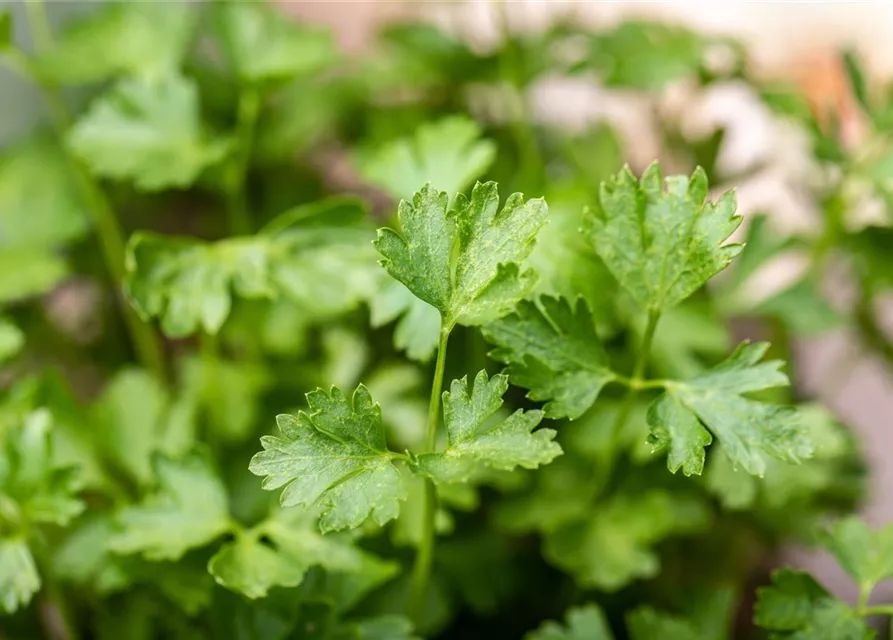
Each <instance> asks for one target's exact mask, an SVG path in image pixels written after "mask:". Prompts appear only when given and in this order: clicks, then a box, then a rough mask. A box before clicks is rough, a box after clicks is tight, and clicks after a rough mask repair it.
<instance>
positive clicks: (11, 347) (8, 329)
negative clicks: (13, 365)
mask: <svg viewBox="0 0 893 640" xmlns="http://www.w3.org/2000/svg"><path fill="white" fill-rule="evenodd" d="M24 344H25V334H24V332H23V331H22V330H21V329H19V328H18V327H17V326H16V325H15V324H13V322H12V321H11V320H9V319H8V318H4V317H3V316H0V362H3V361H5V360H9V359H10V358H12V357H14V356H15V355H16V354H17V353H18V352H19V351H21V349H22V346H24Z"/></svg>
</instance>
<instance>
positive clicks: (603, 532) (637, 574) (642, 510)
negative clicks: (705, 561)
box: [544, 489, 710, 591]
mask: <svg viewBox="0 0 893 640" xmlns="http://www.w3.org/2000/svg"><path fill="white" fill-rule="evenodd" d="M709 521H710V511H709V509H708V507H707V505H706V504H704V503H703V502H701V501H700V500H697V499H695V498H693V497H692V496H689V495H685V494H671V493H669V492H667V491H665V490H662V489H652V490H650V491H647V492H645V493H640V492H639V493H636V494H634V495H623V494H621V495H617V496H614V497H612V498H610V499H609V500H608V501H606V502H603V503H601V504H599V505H597V506H595V507H594V508H593V507H590V509H589V510H588V512H587V513H586V517H585V518H584V519H582V520H580V521H577V522H574V523H571V524H568V525H565V526H563V527H561V528H558V529H556V530H555V531H553V532H551V533H548V534H547V535H546V540H545V549H544V554H545V556H546V558H547V559H548V560H549V561H550V562H552V563H553V564H555V565H556V566H557V567H559V568H561V569H563V570H565V571H567V572H569V573H571V574H572V575H573V576H574V579H575V580H576V581H577V583H578V584H579V585H580V586H582V587H584V588H598V589H602V590H605V591H616V590H618V589H620V588H622V587H624V586H626V585H627V584H629V583H630V582H632V581H633V580H636V579H641V578H650V577H653V576H655V575H657V573H658V571H659V570H660V558H659V556H658V555H657V553H656V552H655V551H654V550H653V549H652V548H651V547H652V545H654V544H656V543H658V542H660V541H662V540H664V539H665V538H667V537H669V536H671V535H673V534H677V533H688V532H694V531H699V530H702V529H704V528H705V527H707V526H708V524H709Z"/></svg>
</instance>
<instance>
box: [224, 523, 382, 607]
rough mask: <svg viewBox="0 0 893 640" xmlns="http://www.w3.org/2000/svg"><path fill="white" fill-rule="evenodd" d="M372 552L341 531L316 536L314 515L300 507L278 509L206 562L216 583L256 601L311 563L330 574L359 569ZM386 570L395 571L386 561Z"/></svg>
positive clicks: (290, 583) (300, 575) (292, 581)
mask: <svg viewBox="0 0 893 640" xmlns="http://www.w3.org/2000/svg"><path fill="white" fill-rule="evenodd" d="M370 561H372V562H375V561H377V559H376V558H374V556H369V555H368V554H366V553H365V552H363V551H361V550H359V549H357V548H355V547H354V546H353V545H352V544H351V543H350V540H349V539H348V538H347V537H345V536H343V535H341V536H339V535H326V536H323V535H320V533H319V529H318V526H317V523H316V518H314V517H313V516H312V514H308V513H307V512H305V511H303V510H302V509H288V510H279V511H278V512H277V513H276V514H275V515H274V516H273V517H271V518H269V519H267V520H265V521H263V522H262V523H260V524H259V525H258V526H256V527H254V528H253V529H252V530H250V531H248V532H244V533H242V534H241V535H239V536H237V537H236V540H235V541H233V542H229V543H227V544H225V545H223V546H222V547H221V548H220V550H219V551H218V552H217V553H216V554H214V556H213V557H212V558H211V560H210V562H209V563H208V571H210V573H211V575H213V576H214V579H215V580H217V582H218V584H220V585H222V586H224V587H226V588H228V589H231V590H233V591H238V592H241V593H242V594H244V595H245V596H247V597H249V598H252V599H256V598H262V597H265V596H266V595H267V592H268V591H269V590H270V589H271V588H272V587H276V586H280V587H295V586H297V585H299V584H300V583H301V581H302V580H303V579H304V576H305V574H306V573H307V570H308V569H309V568H310V567H312V566H321V567H323V568H325V569H326V570H327V571H329V572H333V573H362V572H363V571H365V570H366V569H367V563H368V562H370ZM386 565H387V567H388V568H387V569H386V570H387V571H396V569H397V567H396V565H394V564H391V563H386Z"/></svg>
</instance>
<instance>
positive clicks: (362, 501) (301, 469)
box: [249, 385, 406, 532]
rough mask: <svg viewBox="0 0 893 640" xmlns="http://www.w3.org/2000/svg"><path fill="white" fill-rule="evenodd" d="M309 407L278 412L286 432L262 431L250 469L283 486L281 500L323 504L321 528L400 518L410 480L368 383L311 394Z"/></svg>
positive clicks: (268, 486)
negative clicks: (392, 448) (398, 460)
mask: <svg viewBox="0 0 893 640" xmlns="http://www.w3.org/2000/svg"><path fill="white" fill-rule="evenodd" d="M307 404H308V406H309V410H308V411H301V412H299V413H298V414H297V415H296V416H295V415H288V414H282V415H279V416H277V417H276V421H277V423H278V425H279V429H280V431H281V432H282V436H283V437H276V436H264V437H263V438H261V444H262V445H263V448H264V450H263V451H262V452H260V453H258V454H256V455H255V456H254V457H253V458H252V459H251V465H250V467H249V468H250V470H251V472H252V473H254V474H255V475H258V476H264V481H263V488H264V489H267V490H275V489H279V488H280V487H285V488H284V490H283V492H282V496H281V499H280V501H281V503H282V506H285V507H290V506H295V505H304V506H308V507H309V506H319V507H320V509H321V511H322V513H321V516H320V521H319V524H320V528H321V529H322V531H323V532H325V531H332V530H337V529H346V528H353V527H358V526H360V525H361V524H363V522H365V521H366V520H367V519H369V518H372V519H373V520H374V521H375V522H377V523H378V524H384V523H386V522H388V521H389V520H392V519H393V518H396V517H397V515H398V514H399V512H400V501H401V500H404V499H405V498H406V488H405V487H404V484H403V479H402V477H401V475H400V471H399V470H398V469H397V467H396V466H395V465H394V459H395V458H398V457H400V454H395V453H393V452H391V451H389V450H388V447H387V442H386V440H385V431H384V426H383V425H382V422H381V408H380V407H379V406H378V405H377V404H375V403H374V402H373V400H372V397H371V395H370V394H369V391H368V390H367V389H366V387H364V386H362V385H360V386H359V387H357V389H356V391H355V392H354V394H353V397H352V398H350V399H348V398H347V397H346V396H345V395H344V394H343V393H342V392H341V391H340V390H338V389H337V388H334V387H333V388H332V389H331V390H330V391H328V392H326V391H324V390H322V389H317V390H316V391H313V392H311V393H308V394H307Z"/></svg>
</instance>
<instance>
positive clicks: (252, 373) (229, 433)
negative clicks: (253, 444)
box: [180, 357, 272, 442]
mask: <svg viewBox="0 0 893 640" xmlns="http://www.w3.org/2000/svg"><path fill="white" fill-rule="evenodd" d="M271 382H272V380H271V377H270V374H269V372H268V371H267V369H265V368H264V367H263V366H261V365H260V364H258V363H254V362H250V361H245V360H238V361H237V360H223V359H221V358H215V359H211V360H209V359H208V358H204V359H203V358H196V357H192V358H184V359H183V360H182V373H181V377H180V384H181V386H182V389H183V393H184V396H185V398H188V400H189V401H190V402H193V403H195V405H196V408H198V409H199V410H200V411H203V412H204V414H205V415H206V416H207V419H208V423H209V424H208V426H209V427H210V428H211V429H212V430H213V433H214V435H215V436H216V437H218V438H220V439H221V440H222V441H224V442H242V441H244V440H245V438H247V437H250V436H252V435H253V434H255V433H256V431H255V429H256V428H257V426H258V418H259V417H260V415H261V413H260V412H261V399H262V394H263V392H264V391H266V390H267V389H268V388H269V386H270V384H271Z"/></svg>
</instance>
